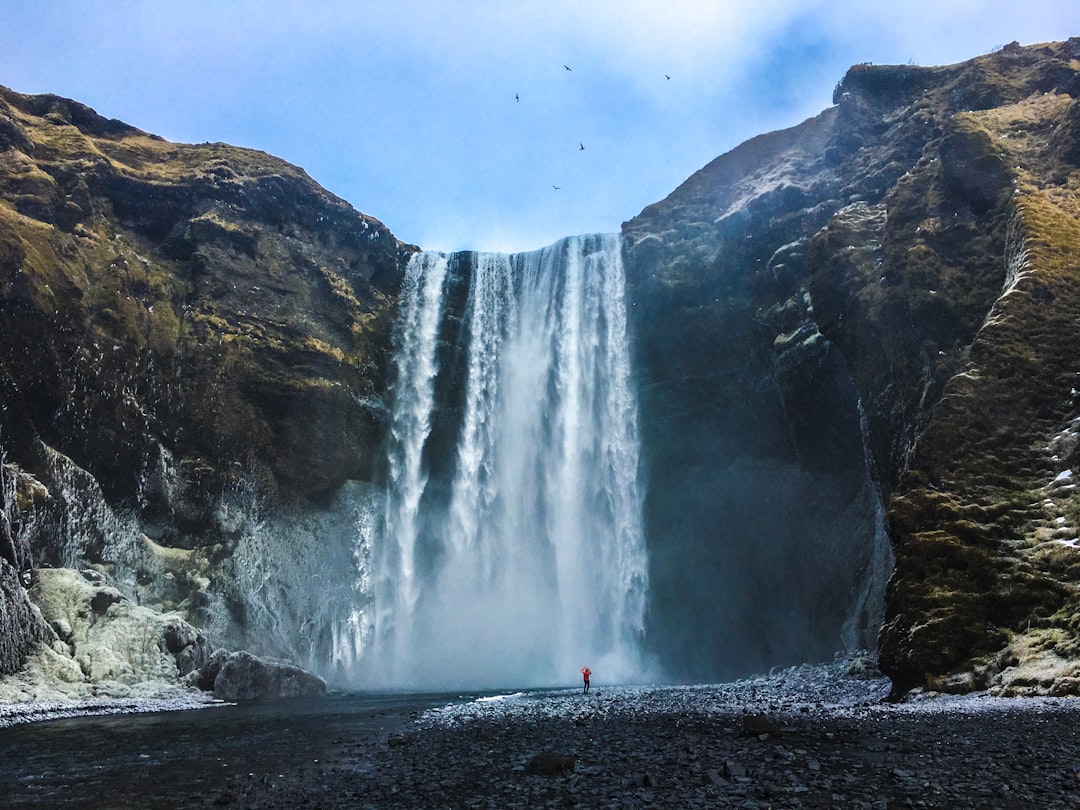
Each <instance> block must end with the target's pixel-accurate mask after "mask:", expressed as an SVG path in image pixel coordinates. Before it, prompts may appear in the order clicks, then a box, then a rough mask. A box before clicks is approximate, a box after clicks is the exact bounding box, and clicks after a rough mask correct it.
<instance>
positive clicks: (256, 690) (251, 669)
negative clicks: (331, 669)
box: [214, 651, 326, 701]
mask: <svg viewBox="0 0 1080 810" xmlns="http://www.w3.org/2000/svg"><path fill="white" fill-rule="evenodd" d="M217 663H218V662H215V664H217ZM325 692H326V682H325V681H324V680H323V679H322V678H320V677H319V676H318V675H315V674H314V673H311V672H308V671H307V670H305V669H302V668H301V667H298V666H296V665H295V664H291V663H289V662H288V661H277V660H274V659H270V658H260V657H258V656H255V655H252V654H251V653H248V652H243V651H241V652H234V653H231V654H229V655H227V656H225V657H224V658H223V659H222V660H220V668H219V669H217V674H216V675H215V676H214V697H216V698H218V699H220V700H230V701H251V700H267V699H276V698H293V697H315V696H318V695H322V694H325Z"/></svg>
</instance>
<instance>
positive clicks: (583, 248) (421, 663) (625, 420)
mask: <svg viewBox="0 0 1080 810" xmlns="http://www.w3.org/2000/svg"><path fill="white" fill-rule="evenodd" d="M466 276H467V282H468V287H467V295H466V296H465V299H464V304H463V308H462V306H461V304H460V303H458V304H456V305H455V306H451V305H450V304H449V295H448V290H449V289H450V288H451V287H452V286H453V284H454V283H455V280H458V281H460V280H461V279H463V278H465V277H466ZM623 284H624V279H623V268H622V260H621V244H620V239H619V237H618V235H605V236H584V237H571V238H568V239H564V240H562V241H560V242H557V243H556V244H554V245H551V246H550V247H548V248H545V249H543V250H540V251H536V252H532V253H523V254H514V255H501V254H488V253H481V254H452V255H449V256H447V255H442V254H431V253H421V254H418V255H417V256H415V257H414V258H413V260H412V263H411V265H410V266H409V269H408V273H407V277H406V280H405V286H404V291H403V299H404V300H403V311H402V315H401V321H400V329H399V332H398V338H397V347H396V351H397V355H396V362H397V380H396V383H395V387H394V389H393V394H394V405H393V415H392V435H391V442H390V448H389V453H388V461H389V486H388V493H387V498H386V504H385V513H384V520H383V523H382V526H381V527H379V529H377V530H376V532H375V536H373V537H372V538H371V545H372V549H373V555H372V556H373V560H374V563H373V564H374V567H375V577H374V593H373V597H374V605H373V609H372V621H371V624H372V625H373V626H372V627H371V628H370V638H369V641H368V645H369V649H367V650H366V651H365V652H364V653H363V655H362V656H361V668H362V670H363V671H364V673H365V679H366V680H368V681H370V682H373V683H378V682H385V683H392V684H394V685H397V686H400V685H403V684H408V685H414V686H436V685H437V686H447V685H455V684H461V685H466V684H467V685H532V684H545V683H557V682H565V681H566V680H567V679H569V678H572V677H574V674H575V673H576V672H577V670H578V669H579V668H580V667H581V666H582V665H584V664H586V663H588V664H589V665H590V666H592V668H593V669H594V670H596V671H597V672H601V671H602V672H604V675H605V679H606V680H610V679H630V678H633V677H634V676H635V675H637V674H639V673H640V672H641V669H642V664H641V660H640V654H639V642H640V640H641V637H642V635H643V632H644V613H645V597H646V590H647V581H646V580H647V568H646V554H645V544H644V539H643V532H642V521H641V492H640V488H639V482H638V426H637V402H636V398H635V395H634V391H633V387H632V384H631V379H630V360H629V346H628V342H627V328H626V308H625V299H624V292H623ZM457 310H460V311H457ZM455 325H456V328H458V329H459V330H460V335H461V336H462V337H461V339H460V340H458V341H457V345H448V340H449V338H448V335H450V336H452V334H453V330H454V327H455ZM440 392H447V393H446V394H445V395H443V396H442V400H443V401H440ZM448 403H449V404H448ZM440 408H442V409H443V410H442V411H440ZM447 437H448V438H447ZM448 448H449V450H448ZM440 454H441V455H440ZM448 455H449V456H452V457H451V458H447V456H448Z"/></svg>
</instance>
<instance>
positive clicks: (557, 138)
mask: <svg viewBox="0 0 1080 810" xmlns="http://www.w3.org/2000/svg"><path fill="white" fill-rule="evenodd" d="M1070 36H1080V3H1076V2H1072V0H1023V2H1017V0H935V1H934V2H913V1H912V0H891V1H890V2H878V1H877V0H818V1H817V2H815V1H814V0H712V1H711V2H709V1H708V0H697V2H686V1H684V0H647V1H643V0H622V1H621V2H614V1H610V2H609V1H607V0H603V1H600V0H597V1H596V2H587V1H586V0H513V1H512V2H511V1H508V0H474V1H472V2H470V1H468V0H459V1H456V2H455V0H383V1H382V2H376V0H352V2H348V1H347V0H326V1H325V2H319V0H304V1H303V2H301V1H300V0H295V1H292V0H290V1H286V0H282V1H281V2H276V1H275V0H257V1H251V0H235V1H234V2H230V1H229V0H217V1H216V2H214V1H213V0H110V1H107V0H35V1H34V2H28V1H27V0H0V84H2V85H5V86H7V87H10V88H11V89H13V90H16V91H19V92H22V93H55V94H57V95H61V96H66V97H69V98H74V99H76V100H78V101H81V102H83V103H84V104H87V105H89V106H91V107H93V108H94V109H95V110H97V111H98V112H99V113H100V114H102V115H104V116H106V117H108V118H118V119H120V120H122V121H125V122H127V123H129V124H132V125H134V126H136V127H139V128H140V129H143V130H146V131H148V132H152V133H155V134H157V135H161V136H162V137H164V138H167V139H168V140H170V141H177V142H186V143H201V142H205V141H224V142H226V143H230V144H233V145H236V146H244V147H250V148H253V149H260V150H263V151H265V152H270V153H272V154H274V155H277V156H278V157H281V158H284V159H285V160H287V161H289V162H290V163H293V164H296V165H298V166H300V167H302V168H303V169H304V170H305V171H307V173H308V174H309V175H311V176H312V177H313V178H314V179H315V180H316V181H318V182H319V183H320V184H322V185H323V186H324V187H325V188H327V189H328V190H330V191H331V192H333V193H334V194H336V195H338V196H339V197H342V198H343V199H345V200H347V201H348V202H349V203H351V204H352V205H353V206H354V207H355V208H356V209H358V210H360V211H362V212H364V213H365V214H369V215H371V216H373V217H375V218H377V219H379V220H381V221H382V222H383V223H385V224H386V225H387V226H388V227H389V228H390V230H391V231H393V233H394V234H395V235H396V236H397V237H398V238H399V239H401V240H403V241H405V242H409V243H412V244H416V245H419V246H420V247H422V248H424V249H427V250H460V249H473V250H498V251H517V250H530V249H535V248H539V247H543V246H545V245H547V244H550V243H552V242H554V241H555V240H557V239H559V238H560V237H563V236H568V235H572V234H579V233H595V232H602V233H608V232H614V231H617V230H618V229H619V227H620V225H621V223H622V222H623V221H625V220H627V219H630V218H632V217H633V216H635V215H636V214H637V213H638V212H639V211H641V209H642V208H644V207H645V206H647V205H649V204H650V203H653V202H656V201H657V200H661V199H663V198H664V197H666V196H667V195H668V194H669V193H670V192H671V191H673V190H674V189H675V188H676V187H677V186H678V185H679V184H680V183H681V182H682V181H683V180H685V179H686V178H687V177H689V176H690V175H691V174H693V173H694V172H695V171H697V170H698V169H700V168H701V167H702V166H704V165H705V164H707V163H708V162H709V161H710V160H712V159H713V158H715V157H717V156H719V155H721V154H723V153H725V152H727V151H730V150H731V149H732V148H734V147H735V146H737V145H738V144H739V143H741V142H742V141H744V140H747V139H748V138H751V137H753V136H755V135H758V134H761V133H763V132H769V131H772V130H776V129H782V128H785V127H789V126H794V125H795V124H798V123H799V122H801V121H803V120H805V119H806V118H809V117H810V116H812V115H815V114H817V113H818V112H820V111H821V110H823V109H825V108H826V107H828V106H829V105H830V104H831V103H832V102H831V99H832V91H833V88H834V86H835V85H836V83H837V82H838V81H839V80H840V79H841V78H842V77H843V75H844V72H845V71H846V70H847V68H848V67H850V66H851V65H853V64H857V63H860V62H873V63H874V64H907V63H914V64H920V65H940V64H950V63H953V62H958V61H962V60H964V59H967V58H970V57H974V56H978V55H981V54H984V53H988V52H990V51H992V50H995V49H997V48H999V47H1001V46H1002V45H1004V44H1006V43H1009V42H1012V41H1019V42H1020V43H1021V44H1024V45H1027V44H1031V43H1036V42H1046V41H1051V40H1062V39H1067V38H1068V37H1070ZM582 147H584V148H582Z"/></svg>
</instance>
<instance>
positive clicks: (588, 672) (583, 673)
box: [581, 667, 592, 695]
mask: <svg viewBox="0 0 1080 810" xmlns="http://www.w3.org/2000/svg"><path fill="white" fill-rule="evenodd" d="M590 675H592V670H591V669H589V668H588V667H582V668H581V677H582V678H584V679H585V688H584V689H583V690H582V691H581V694H583V695H584V694H585V693H586V692H588V691H589V676H590Z"/></svg>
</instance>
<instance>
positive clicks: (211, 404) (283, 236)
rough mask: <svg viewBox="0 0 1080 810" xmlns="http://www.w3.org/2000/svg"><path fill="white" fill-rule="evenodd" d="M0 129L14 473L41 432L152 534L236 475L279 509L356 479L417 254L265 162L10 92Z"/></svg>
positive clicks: (369, 456)
mask: <svg viewBox="0 0 1080 810" xmlns="http://www.w3.org/2000/svg"><path fill="white" fill-rule="evenodd" d="M0 120H3V121H4V122H5V123H4V131H5V132H6V133H7V134H6V135H5V137H4V139H3V140H2V141H0V202H2V204H0V318H2V319H3V323H4V329H3V332H2V335H0V385H2V386H3V388H2V396H3V399H4V402H5V406H6V407H5V409H4V410H3V414H2V416H0V435H2V436H3V441H4V445H5V447H6V448H7V450H8V453H9V455H10V456H11V457H12V458H11V460H13V461H17V462H19V463H24V464H26V465H27V466H28V468H30V469H31V471H33V469H32V467H31V466H30V464H28V463H27V462H30V461H32V458H33V452H32V445H33V443H34V440H35V439H40V440H42V441H43V442H44V443H45V444H46V445H48V446H50V447H53V448H56V449H57V450H59V451H60V452H63V453H65V454H66V455H68V456H70V457H72V458H73V459H74V460H75V461H76V462H77V463H78V464H79V465H80V466H82V467H84V468H85V469H87V470H88V471H89V472H90V473H91V474H93V475H94V477H95V479H96V480H97V481H98V482H99V484H100V485H101V487H102V489H103V490H104V492H105V493H106V495H107V497H108V498H109V499H110V501H111V502H113V503H116V502H117V501H119V500H128V501H130V502H133V503H137V504H138V505H139V507H140V509H141V512H142V514H143V516H144V519H145V520H146V521H147V523H148V524H153V525H154V526H156V528H157V529H158V532H159V533H160V535H161V536H162V537H163V538H164V539H165V540H166V541H168V540H177V541H179V538H180V537H181V536H185V537H192V536H194V537H196V538H197V537H198V535H199V533H200V532H203V533H207V534H211V533H212V532H213V531H214V527H213V521H212V519H211V518H210V517H209V516H208V515H207V514H206V513H205V508H206V506H205V505H206V503H207V502H208V501H209V500H212V497H208V496H212V495H213V494H214V493H215V492H219V491H220V490H221V488H222V487H223V486H225V485H226V484H227V483H228V482H229V481H230V480H233V479H235V478H236V477H237V476H238V475H239V476H244V475H247V476H256V477H261V478H263V479H265V480H264V483H268V484H271V485H273V486H274V487H277V488H279V489H280V491H281V492H282V494H284V495H285V496H287V497H296V496H301V497H307V496H315V495H318V494H319V493H323V492H327V491H332V490H334V489H335V488H336V487H338V486H340V484H341V483H342V482H344V481H345V480H347V479H350V478H364V477H368V476H370V474H371V472H372V467H373V465H374V464H375V459H376V454H375V453H374V452H373V448H375V447H376V446H377V445H378V443H379V441H380V440H381V437H382V433H383V429H384V426H383V417H382V401H381V397H382V395H383V393H384V391H385V380H384V376H383V372H384V370H385V368H386V360H387V357H386V354H387V352H388V350H389V322H390V319H391V318H392V303H393V300H394V295H395V293H396V289H397V285H398V283H399V279H400V271H401V268H402V266H403V263H404V262H405V260H406V259H407V256H408V254H409V252H410V251H412V250H414V248H410V247H408V246H405V245H402V244H401V243H399V242H398V241H397V240H396V239H395V238H394V237H393V235H392V234H390V232H389V231H388V230H387V229H386V228H385V227H384V226H383V225H382V224H381V223H379V222H378V221H377V220H374V219H372V218H370V217H366V216H364V215H362V214H360V213H358V212H356V211H355V210H353V209H352V208H351V207H350V206H348V205H347V204H346V203H345V202H343V201H342V200H340V199H338V198H336V197H334V196H333V195H331V194H329V193H328V192H326V191H325V190H324V189H322V188H321V187H319V186H318V185H317V184H316V183H314V182H313V181H312V180H311V179H310V178H309V177H307V175H305V174H304V173H303V171H302V170H300V169H298V168H296V167H294V166H290V165H288V164H286V163H284V162H283V161H281V160H278V159H276V158H273V157H271V156H270V155H266V154H263V153H260V152H254V151H251V150H244V149H237V148H233V147H229V146H225V145H223V144H202V145H194V146H191V145H182V144H172V143H168V142H166V141H163V140H162V139H160V138H157V137H155V136H152V135H148V134H146V133H144V132H141V131H139V130H137V129H134V128H132V127H129V126H127V125H125V124H122V123H120V122H117V121H109V120H106V119H103V118H101V117H100V116H98V115H97V114H96V113H94V112H93V111H92V110H90V109H88V108H86V107H84V106H82V105H80V104H78V103H76V102H73V101H69V100H66V99H61V98H57V97H54V96H23V95H20V94H18V93H14V92H11V91H9V90H6V89H3V90H0Z"/></svg>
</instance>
